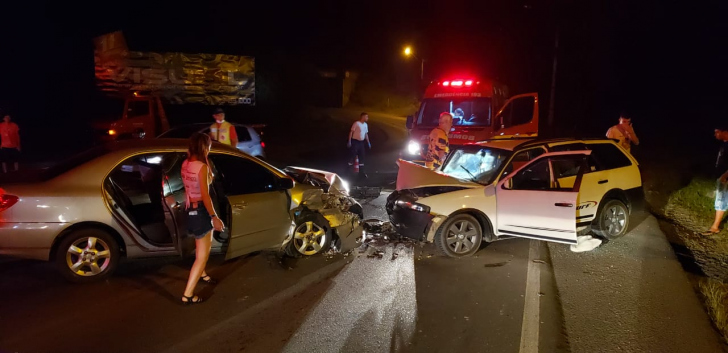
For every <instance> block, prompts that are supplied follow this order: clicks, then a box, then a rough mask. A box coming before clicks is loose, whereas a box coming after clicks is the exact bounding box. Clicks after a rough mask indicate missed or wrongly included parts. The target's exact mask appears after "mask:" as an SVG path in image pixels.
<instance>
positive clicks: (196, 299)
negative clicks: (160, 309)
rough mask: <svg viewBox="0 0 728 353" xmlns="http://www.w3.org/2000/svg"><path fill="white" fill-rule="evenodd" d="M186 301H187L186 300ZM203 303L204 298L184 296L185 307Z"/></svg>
mask: <svg viewBox="0 0 728 353" xmlns="http://www.w3.org/2000/svg"><path fill="white" fill-rule="evenodd" d="M185 299H186V300H185ZM199 303H202V298H200V297H198V296H196V295H193V296H191V297H188V296H186V295H183V296H182V304H183V305H192V304H199Z"/></svg>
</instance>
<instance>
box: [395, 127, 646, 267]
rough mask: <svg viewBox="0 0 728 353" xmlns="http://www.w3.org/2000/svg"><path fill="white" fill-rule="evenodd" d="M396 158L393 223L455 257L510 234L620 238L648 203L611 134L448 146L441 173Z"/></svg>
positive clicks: (567, 239)
mask: <svg viewBox="0 0 728 353" xmlns="http://www.w3.org/2000/svg"><path fill="white" fill-rule="evenodd" d="M399 162H400V169H399V174H398V176H397V189H396V191H394V192H393V193H392V194H391V195H389V197H388V198H387V213H388V214H389V217H390V220H391V221H392V224H393V225H394V226H395V228H396V229H397V230H398V232H399V233H400V234H401V235H404V236H406V237H410V238H413V239H416V240H424V241H428V242H435V243H436V245H437V248H438V249H439V250H440V251H441V252H442V253H443V254H444V255H447V256H451V257H460V256H468V255H472V254H474V253H475V252H476V251H478V249H479V248H480V245H481V243H482V242H483V241H486V242H491V241H495V240H498V239H501V238H504V237H506V238H510V237H525V238H533V239H538V240H546V241H554V242H560V243H567V244H575V243H576V236H577V234H583V233H586V232H588V231H590V230H592V231H594V233H596V234H597V235H600V236H603V237H606V238H609V239H612V238H616V237H619V236H622V235H624V234H625V233H626V232H627V228H628V226H629V215H630V213H631V211H632V209H633V208H634V206H635V204H637V203H641V201H642V200H643V194H642V180H641V176H640V171H639V167H638V164H637V161H636V160H635V159H634V158H633V157H632V156H631V155H630V154H629V153H627V152H625V151H624V150H623V149H622V148H621V147H619V146H618V145H617V144H616V143H614V141H612V140H607V139H583V140H577V139H553V140H532V139H511V140H490V141H484V142H480V143H477V144H473V145H468V146H463V147H461V148H458V149H456V150H453V151H451V153H450V155H449V156H448V158H447V160H446V161H445V164H444V165H443V166H442V168H441V169H440V170H439V171H431V170H429V169H427V168H424V167H422V166H419V165H417V164H414V163H411V162H407V161H403V160H400V161H399Z"/></svg>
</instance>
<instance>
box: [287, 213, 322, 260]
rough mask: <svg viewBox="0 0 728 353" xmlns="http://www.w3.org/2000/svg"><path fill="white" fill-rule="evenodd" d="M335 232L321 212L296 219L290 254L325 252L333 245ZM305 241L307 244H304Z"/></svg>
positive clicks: (305, 254)
mask: <svg viewBox="0 0 728 353" xmlns="http://www.w3.org/2000/svg"><path fill="white" fill-rule="evenodd" d="M332 236H333V234H332V232H331V229H330V227H329V222H327V221H326V219H325V218H324V217H323V216H321V215H319V214H310V215H307V216H304V217H303V218H301V219H299V220H298V221H296V226H295V228H293V238H292V239H291V243H290V244H289V247H290V250H292V251H290V250H289V254H291V253H293V254H296V255H297V256H313V255H317V254H320V253H322V252H325V251H326V250H328V249H329V247H330V246H331V240H332V239H331V238H332ZM304 243H305V244H306V245H304Z"/></svg>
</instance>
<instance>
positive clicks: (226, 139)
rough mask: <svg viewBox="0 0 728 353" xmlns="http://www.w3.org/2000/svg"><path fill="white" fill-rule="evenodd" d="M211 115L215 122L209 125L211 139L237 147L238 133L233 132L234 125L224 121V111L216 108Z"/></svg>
mask: <svg viewBox="0 0 728 353" xmlns="http://www.w3.org/2000/svg"><path fill="white" fill-rule="evenodd" d="M212 117H213V118H215V123H213V124H212V125H211V126H210V137H211V138H212V140H213V141H217V142H220V143H224V144H226V145H228V146H233V147H236V148H237V146H238V134H237V132H235V126H234V125H233V124H230V123H229V122H227V121H225V111H224V110H222V108H217V109H215V111H214V112H213V113H212Z"/></svg>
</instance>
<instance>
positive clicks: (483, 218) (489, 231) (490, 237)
mask: <svg viewBox="0 0 728 353" xmlns="http://www.w3.org/2000/svg"><path fill="white" fill-rule="evenodd" d="M460 214H469V215H471V216H473V217H475V219H477V220H478V223H480V229H482V230H483V239H484V240H485V241H487V242H489V243H490V242H492V241H495V232H493V222H491V220H490V218H489V217H488V216H487V215H486V214H485V213H483V211H480V210H477V209H474V208H463V209H460V210H457V211H455V212H453V213H451V214H450V215H449V216H447V218H451V217H454V216H457V215H460ZM443 224H444V221H443Z"/></svg>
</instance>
